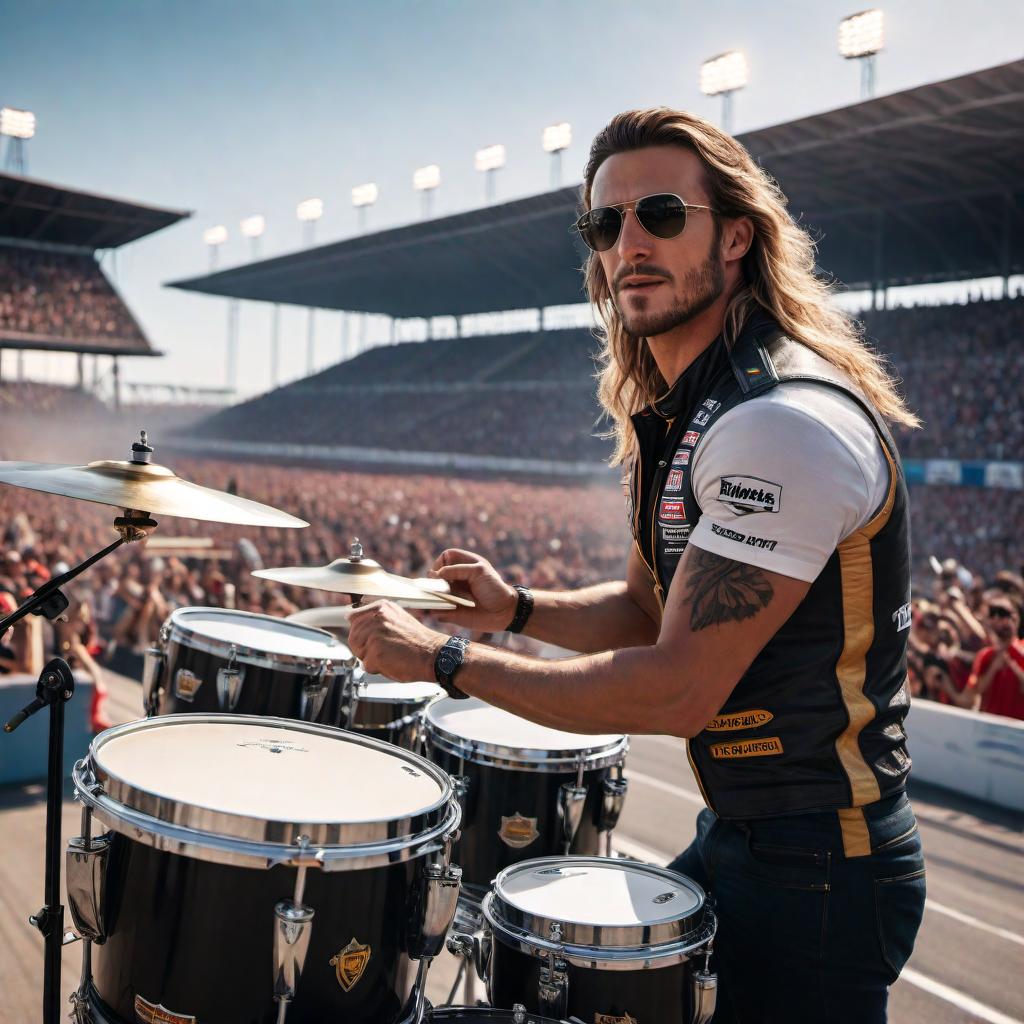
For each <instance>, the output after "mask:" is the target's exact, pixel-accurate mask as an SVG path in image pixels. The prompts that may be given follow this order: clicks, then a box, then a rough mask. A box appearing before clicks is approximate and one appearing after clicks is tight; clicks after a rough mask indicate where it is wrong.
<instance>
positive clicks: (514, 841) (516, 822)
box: [498, 811, 540, 850]
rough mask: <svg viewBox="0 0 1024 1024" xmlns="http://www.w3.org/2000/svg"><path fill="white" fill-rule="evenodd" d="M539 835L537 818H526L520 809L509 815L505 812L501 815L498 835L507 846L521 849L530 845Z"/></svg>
mask: <svg viewBox="0 0 1024 1024" xmlns="http://www.w3.org/2000/svg"><path fill="white" fill-rule="evenodd" d="M539 835H540V833H539V832H538V831H537V819H536V818H526V817H524V816H523V815H522V814H520V813H519V812H518V811H516V813H515V814H511V815H509V816H508V817H506V816H505V815H504V814H503V815H502V816H501V828H499V829H498V836H499V837H500V838H501V841H502V842H503V843H504V844H505V845H506V846H511V847H512V848H513V849H514V850H521V849H522V848H523V847H524V846H529V845H530V843H532V842H533V841H534V840H535V839H536V838H537V837H538V836H539Z"/></svg>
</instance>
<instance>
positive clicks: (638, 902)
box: [497, 857, 703, 927]
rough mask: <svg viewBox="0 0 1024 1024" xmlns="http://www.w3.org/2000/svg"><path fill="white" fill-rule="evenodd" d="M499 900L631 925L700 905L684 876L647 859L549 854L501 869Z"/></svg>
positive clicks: (586, 920) (555, 915) (560, 916)
mask: <svg viewBox="0 0 1024 1024" xmlns="http://www.w3.org/2000/svg"><path fill="white" fill-rule="evenodd" d="M497 888H498V890H499V895H500V897H501V899H502V900H503V901H504V902H505V903H508V904H511V905H512V906H514V907H516V908H517V909H519V910H521V911H523V912H524V913H527V914H532V915H534V916H537V917H544V918H547V919H549V920H557V921H565V922H572V923H574V924H582V925H604V926H609V927H631V926H636V925H651V924H657V923H659V922H664V921H672V920H676V919H679V918H682V917H685V916H687V915H689V914H692V913H693V912H694V911H695V910H698V909H699V908H700V906H701V903H702V902H703V899H702V897H701V896H700V894H699V893H698V892H697V891H696V890H694V889H692V888H690V886H689V885H687V884H686V879H685V878H683V876H682V875H677V874H675V873H674V872H669V871H665V870H664V869H662V868H652V867H651V866H650V865H646V864H632V863H629V862H627V861H617V860H608V861H607V862H606V863H595V859H593V858H591V859H588V860H587V861H586V862H574V861H573V859H572V858H571V857H567V858H565V859H564V861H562V862H561V863H552V861H551V860H550V859H545V860H543V861H539V862H537V863H536V864H534V865H532V866H531V864H530V863H525V864H521V865H517V866H516V867H514V868H508V869H506V871H505V872H503V875H502V878H501V879H499V884H498V886H497Z"/></svg>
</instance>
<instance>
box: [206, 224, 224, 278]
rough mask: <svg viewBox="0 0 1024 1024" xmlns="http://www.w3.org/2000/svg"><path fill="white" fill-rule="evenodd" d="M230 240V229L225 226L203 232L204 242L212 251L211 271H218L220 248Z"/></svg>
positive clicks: (221, 225) (217, 226) (220, 225)
mask: <svg viewBox="0 0 1024 1024" xmlns="http://www.w3.org/2000/svg"><path fill="white" fill-rule="evenodd" d="M227 240H228V229H227V228H226V227H224V225H223V224H218V225H216V226H215V227H212V228H207V229H206V230H205V231H204V232H203V241H204V242H205V243H206V245H207V248H208V249H209V250H210V270H211V271H213V270H216V269H217V253H218V252H219V250H220V247H221V246H222V245H223V244H224V243H225V242H226V241H227Z"/></svg>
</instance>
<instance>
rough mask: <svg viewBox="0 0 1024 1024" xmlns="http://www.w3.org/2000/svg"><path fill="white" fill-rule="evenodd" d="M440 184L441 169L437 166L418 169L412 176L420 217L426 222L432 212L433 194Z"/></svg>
mask: <svg viewBox="0 0 1024 1024" xmlns="http://www.w3.org/2000/svg"><path fill="white" fill-rule="evenodd" d="M440 184H441V168H440V167H438V166H437V164H427V166H426V167H418V168H417V169H416V170H415V171H414V172H413V176H412V187H413V188H414V189H416V191H417V192H419V194H420V216H421V217H422V218H423V219H424V220H426V219H427V218H428V217H430V216H431V214H432V213H433V212H434V192H436V191H437V189H438V187H439V186H440Z"/></svg>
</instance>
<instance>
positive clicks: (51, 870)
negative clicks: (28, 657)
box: [0, 509, 157, 1024]
mask: <svg viewBox="0 0 1024 1024" xmlns="http://www.w3.org/2000/svg"><path fill="white" fill-rule="evenodd" d="M124 513H125V514H124V515H123V516H118V517H117V518H116V519H115V520H114V529H115V530H117V532H118V533H119V534H120V536H119V537H118V539H117V540H115V541H114V542H113V543H112V544H108V545H107V546H106V547H105V548H103V550H102V551H97V552H96V554H94V555H90V556H89V557H88V558H87V559H85V561H84V562H81V563H80V564H78V565H76V566H75V567H74V568H73V569H69V570H68V571H67V572H65V573H61V575H60V576H55V577H54V578H53V579H51V580H47V582H46V583H44V584H43V585H42V586H41V587H39V588H38V589H37V590H36V591H35V592H34V593H33V594H32V595H31V596H30V597H28V598H26V599H25V601H24V602H23V603H22V604H21V605H19V606H18V607H17V608H16V609H15V610H14V611H13V612H11V613H10V615H6V616H4V618H2V619H0V638H2V637H3V636H4V634H5V633H6V632H7V630H8V629H10V628H11V626H13V625H14V624H15V623H16V622H18V621H19V620H20V619H23V618H24V617H25V616H26V615H30V614H31V615H43V616H45V617H46V618H47V619H50V620H51V621H53V620H54V619H58V618H60V617H61V616H62V615H63V614H64V612H65V611H66V610H67V607H68V603H69V602H68V599H67V598H66V597H65V596H64V594H63V593H62V591H61V587H63V586H64V585H65V584H66V583H69V582H70V581H71V580H73V579H74V578H75V577H76V576H78V575H79V573H82V572H84V571H85V570H86V569H88V568H89V566H91V565H93V564H95V563H96V562H98V561H99V560H100V559H101V558H105V557H106V556H107V555H109V554H111V553H112V552H113V551H116V550H117V548H119V547H121V545H122V544H131V543H132V542H133V541H137V540H142V538H143V537H145V536H147V534H149V532H150V531H151V530H153V529H155V528H156V525H157V524H156V522H155V520H153V519H151V518H150V516H149V513H148V512H140V511H138V510H136V509H125V510H124ZM74 692H75V678H74V676H73V675H72V672H71V667H70V666H69V665H68V663H67V662H66V661H65V660H64V659H63V658H53V659H52V660H51V661H49V662H48V663H47V664H46V667H45V668H44V669H43V671H42V672H41V673H40V676H39V682H38V683H37V684H36V696H35V700H33V701H32V702H31V703H30V704H27V705H26V706H25V707H24V708H22V709H21V711H19V712H18V713H17V714H16V715H15V716H14V717H13V718H12V719H11V720H10V721H9V722H7V724H6V725H4V732H14V730H15V729H17V728H18V726H19V725H21V724H22V722H24V721H25V720H26V719H28V718H30V717H31V716H32V715H34V714H35V713H36V712H37V711H41V710H42V709H43V708H45V707H48V708H49V709H50V737H49V744H48V747H47V770H46V854H45V875H44V880H43V901H44V902H43V907H42V909H41V910H40V911H38V912H37V913H35V914H33V915H32V916H31V917H30V918H29V923H30V924H31V925H32V926H33V927H35V928H37V929H38V930H39V931H40V933H41V934H42V936H43V941H44V957H45V959H44V961H43V1024H58V1022H59V1021H60V1016H61V1015H60V975H61V962H60V955H61V948H62V947H63V946H64V943H65V941H66V940H65V937H64V906H63V905H62V904H61V902H60V866H61V865H60V858H61V805H62V803H63V796H64V705H65V704H66V703H67V702H68V701H69V700H71V697H72V695H73V694H74ZM71 941H74V940H73V938H72V939H71Z"/></svg>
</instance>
